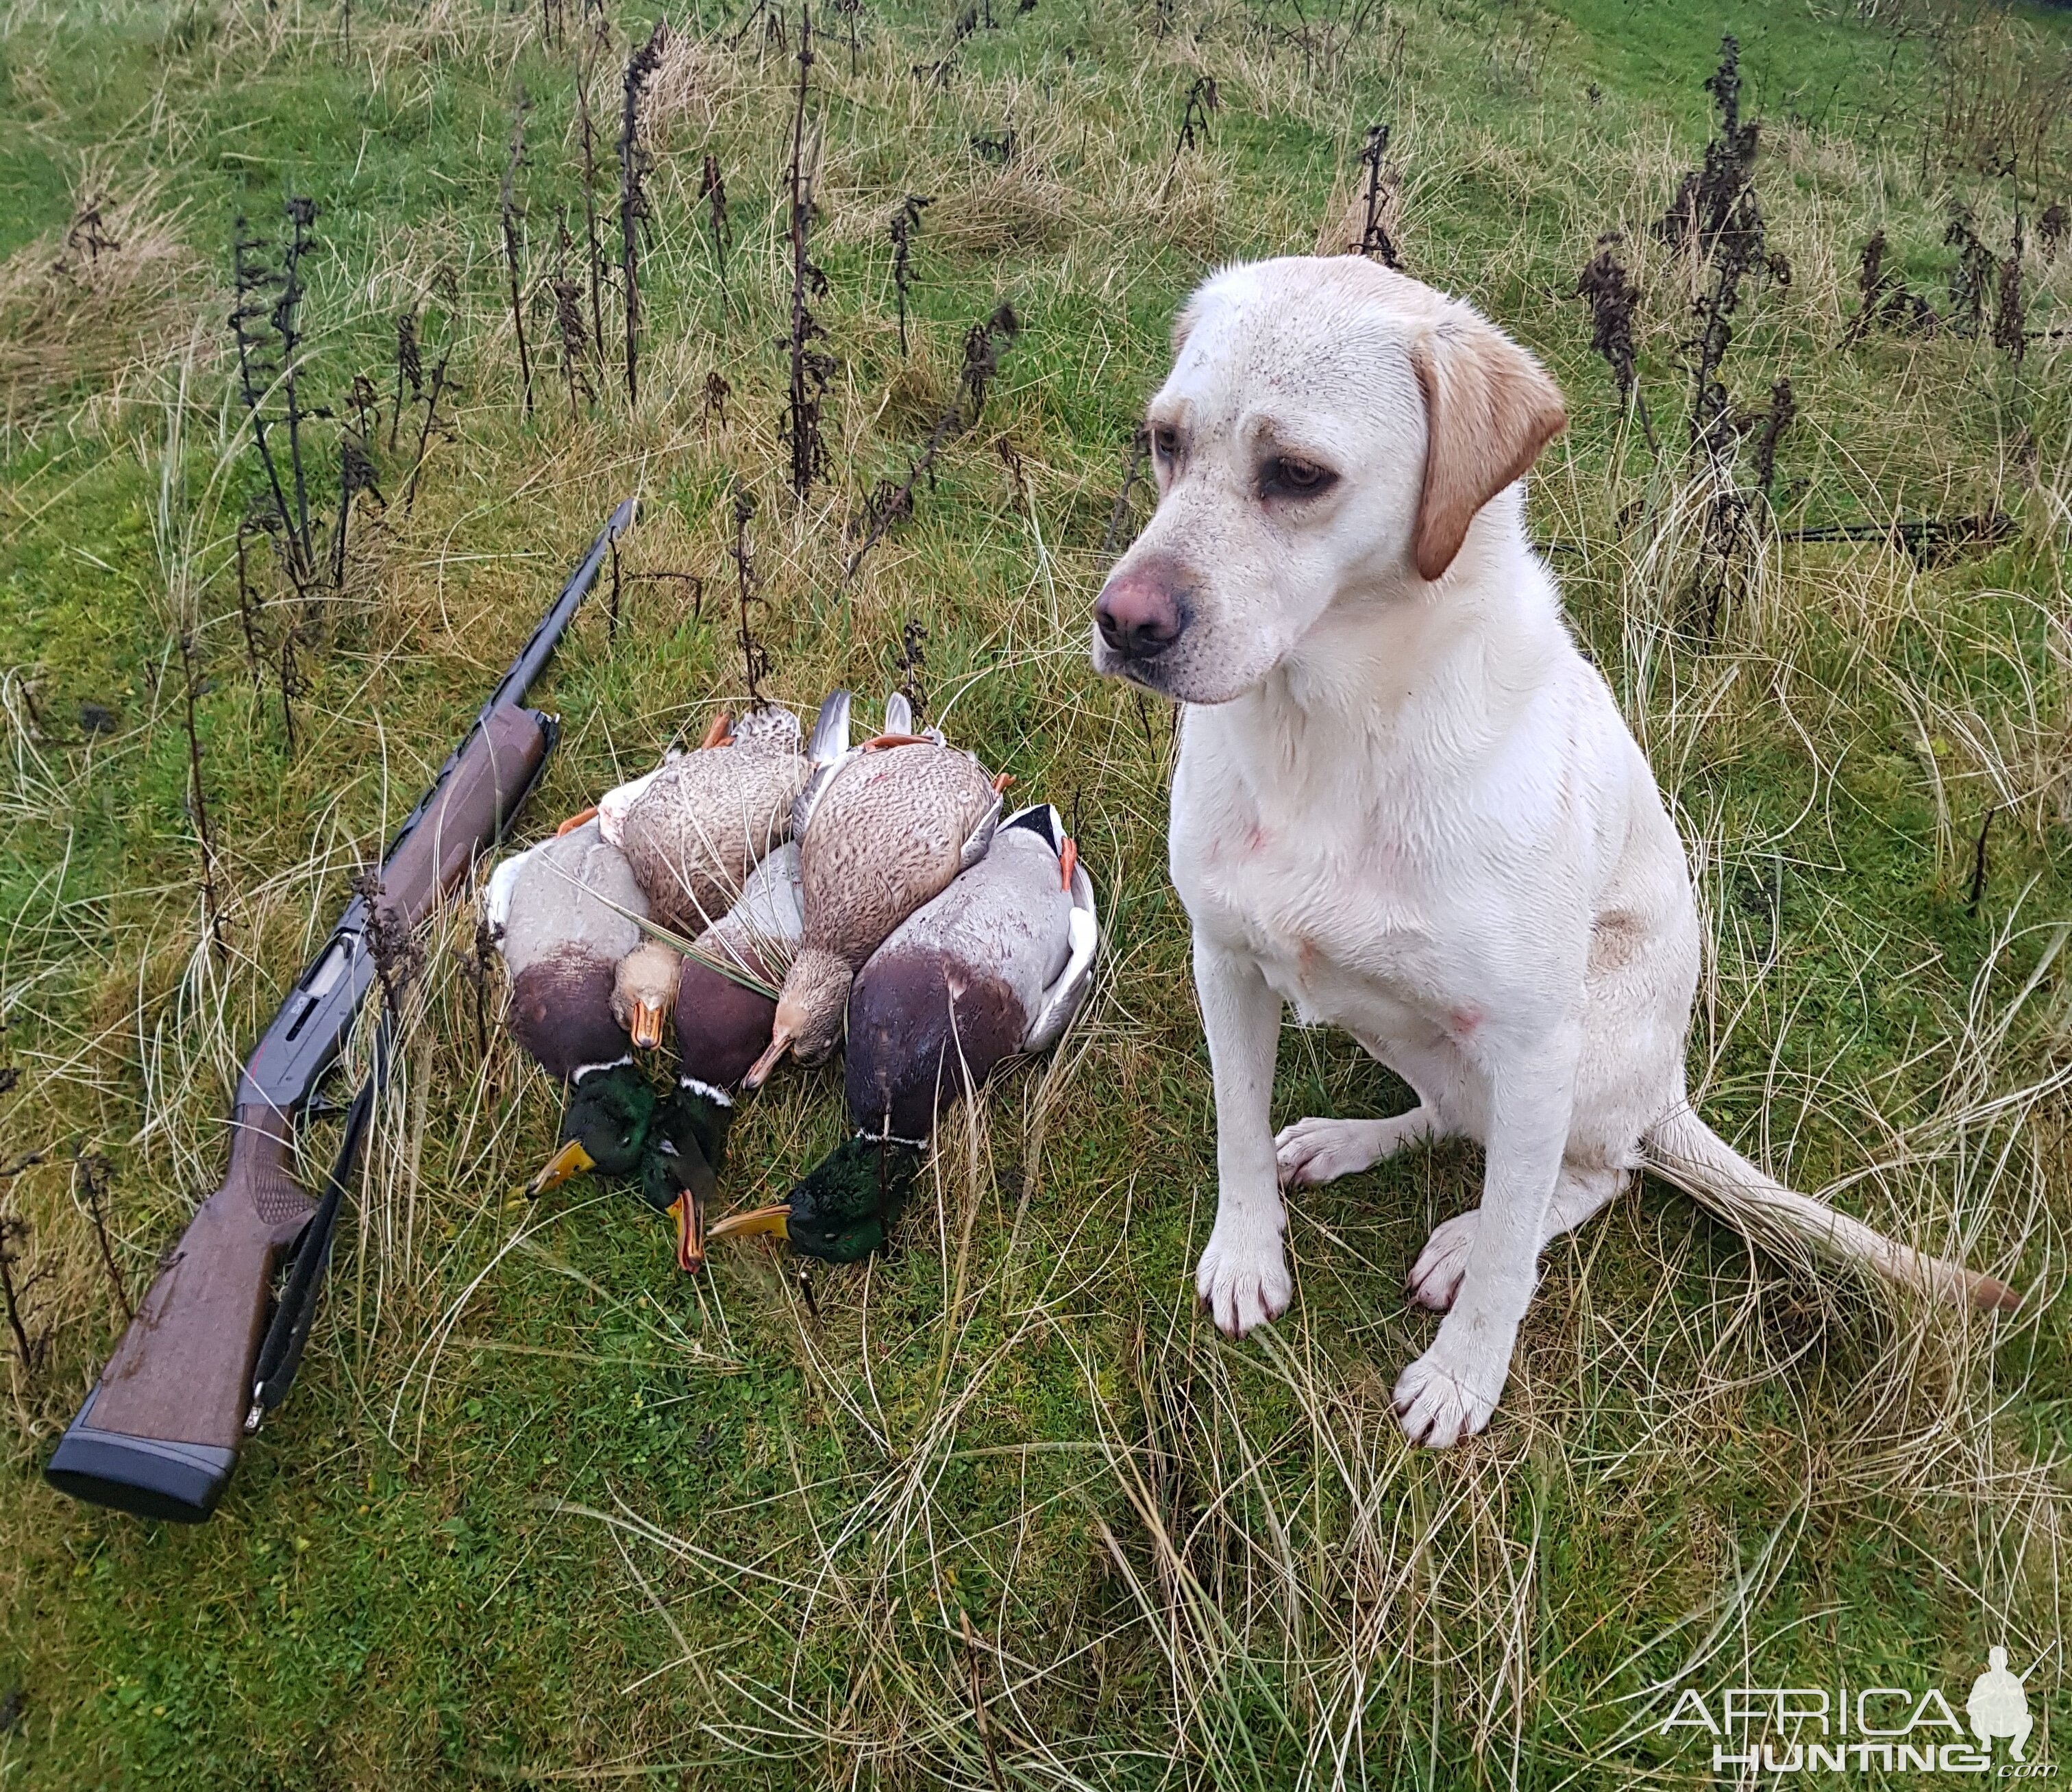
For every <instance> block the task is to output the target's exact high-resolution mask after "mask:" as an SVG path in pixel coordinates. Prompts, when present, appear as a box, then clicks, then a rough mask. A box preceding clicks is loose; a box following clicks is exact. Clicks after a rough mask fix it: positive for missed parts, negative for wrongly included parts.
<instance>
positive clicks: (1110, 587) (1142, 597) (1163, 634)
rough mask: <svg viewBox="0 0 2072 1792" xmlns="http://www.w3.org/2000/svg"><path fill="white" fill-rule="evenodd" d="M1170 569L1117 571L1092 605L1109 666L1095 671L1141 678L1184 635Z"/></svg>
mask: <svg viewBox="0 0 2072 1792" xmlns="http://www.w3.org/2000/svg"><path fill="white" fill-rule="evenodd" d="M1173 572H1174V569H1172V568H1170V567H1167V566H1165V565H1160V564H1159V563H1157V562H1156V561H1153V562H1151V563H1149V564H1140V565H1137V566H1133V567H1119V568H1117V569H1116V572H1115V573H1114V574H1113V575H1112V577H1110V578H1109V580H1108V583H1107V584H1106V585H1105V586H1103V587H1102V588H1101V594H1100V598H1099V599H1098V600H1097V601H1096V602H1095V605H1094V627H1096V630H1097V631H1099V632H1100V641H1101V645H1102V647H1104V648H1105V649H1106V650H1107V653H1108V659H1109V660H1110V662H1111V664H1108V665H1107V666H1104V667H1103V668H1101V669H1102V670H1103V671H1107V672H1121V673H1123V674H1124V675H1125V676H1132V677H1136V676H1141V675H1142V673H1143V672H1145V670H1146V669H1147V668H1148V666H1149V662H1151V661H1153V660H1157V658H1158V657H1159V656H1160V655H1161V654H1163V653H1165V652H1166V651H1168V650H1169V649H1170V647H1172V646H1173V644H1174V642H1176V641H1178V639H1180V637H1181V635H1183V634H1184V633H1186V627H1187V613H1186V602H1185V599H1184V598H1183V597H1182V593H1181V591H1180V590H1179V582H1178V580H1177V579H1176V578H1174V576H1173Z"/></svg>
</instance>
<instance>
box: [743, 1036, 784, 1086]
mask: <svg viewBox="0 0 2072 1792" xmlns="http://www.w3.org/2000/svg"><path fill="white" fill-rule="evenodd" d="M795 1037H796V1035H794V1034H792V1033H791V1032H790V1031H789V1030H787V1029H784V1028H782V1027H780V1028H779V1029H778V1030H777V1032H776V1033H775V1034H774V1035H773V1036H772V1037H771V1041H770V1043H769V1044H768V1046H766V1047H765V1048H764V1049H763V1055H762V1056H761V1057H760V1058H757V1059H756V1060H755V1062H754V1063H752V1064H750V1066H749V1067H748V1074H747V1075H746V1076H744V1077H743V1078H742V1079H741V1087H742V1090H743V1091H744V1092H746V1094H749V1095H753V1094H754V1092H755V1091H757V1090H758V1089H759V1088H761V1087H763V1084H764V1083H767V1082H768V1081H769V1080H770V1077H771V1072H772V1071H775V1069H776V1068H777V1067H778V1066H779V1064H781V1063H783V1062H784V1054H785V1053H786V1052H787V1051H789V1050H791V1044H792V1041H793V1039H794V1038H795Z"/></svg>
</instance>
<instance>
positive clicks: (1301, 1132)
mask: <svg viewBox="0 0 2072 1792" xmlns="http://www.w3.org/2000/svg"><path fill="white" fill-rule="evenodd" d="M1382 1130H1383V1128H1381V1127H1380V1126H1378V1125H1377V1124H1376V1123H1375V1122H1374V1121H1372V1120H1325V1119H1322V1117H1320V1116H1311V1117H1310V1118H1309V1119H1306V1120H1297V1121H1296V1122H1295V1123H1294V1124H1293V1125H1292V1126H1284V1127H1283V1128H1281V1131H1280V1132H1278V1133H1277V1134H1276V1136H1275V1137H1274V1141H1273V1159H1274V1167H1275V1168H1276V1169H1277V1170H1278V1171H1279V1172H1280V1175H1281V1186H1283V1187H1284V1188H1285V1187H1290V1186H1293V1185H1295V1184H1297V1183H1303V1182H1311V1183H1315V1182H1336V1181H1337V1180H1338V1178H1340V1177H1341V1176H1357V1175H1358V1174H1359V1173H1360V1172H1361V1171H1362V1170H1363V1169H1367V1168H1368V1167H1369V1166H1370V1165H1372V1164H1373V1162H1374V1161H1375V1159H1376V1158H1377V1157H1379V1156H1380V1155H1381V1153H1380V1149H1379V1145H1378V1143H1377V1141H1376V1139H1375V1134H1376V1133H1377V1132H1380V1131H1382Z"/></svg>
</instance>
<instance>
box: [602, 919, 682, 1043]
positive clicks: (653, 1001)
mask: <svg viewBox="0 0 2072 1792" xmlns="http://www.w3.org/2000/svg"><path fill="white" fill-rule="evenodd" d="M682 974H683V961H682V960H681V959H680V958H679V957H678V956H677V955H676V952H675V951H673V950H672V949H671V948H670V947H668V946H666V945H664V943H662V942H661V941H660V940H659V939H643V940H642V941H641V943H639V945H637V946H635V947H634V948H633V950H632V951H630V952H628V953H627V955H626V956H625V957H624V958H623V959H621V960H619V970H618V972H617V974H616V975H615V976H614V977H613V979H612V984H611V1017H612V1018H613V1019H614V1020H615V1021H618V1022H619V1025H621V1026H623V1027H624V1028H625V1029H626V1030H627V1033H628V1034H631V1036H632V1039H633V1042H634V1044H635V1045H636V1046H639V1047H640V1048H641V1049H642V1050H644V1051H652V1050H654V1049H655V1048H656V1046H659V1045H660V1044H661V1042H662V1035H663V1034H664V1031H665V1030H667V1028H668V1024H669V1010H670V1009H671V1008H672V1007H673V1006H674V1005H675V1004H676V983H677V980H678V979H679V978H680V976H682Z"/></svg>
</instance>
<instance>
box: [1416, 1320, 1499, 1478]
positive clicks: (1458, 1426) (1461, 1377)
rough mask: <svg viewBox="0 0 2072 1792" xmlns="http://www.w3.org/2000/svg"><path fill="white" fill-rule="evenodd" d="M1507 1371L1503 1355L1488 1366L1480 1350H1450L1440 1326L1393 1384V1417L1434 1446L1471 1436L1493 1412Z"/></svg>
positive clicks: (1418, 1439) (1418, 1438)
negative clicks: (1422, 1350) (1434, 1337)
mask: <svg viewBox="0 0 2072 1792" xmlns="http://www.w3.org/2000/svg"><path fill="white" fill-rule="evenodd" d="M1510 1370H1511V1363H1510V1360H1509V1357H1508V1354H1507V1355H1506V1356H1505V1357H1503V1358H1499V1359H1498V1360H1497V1361H1496V1362H1495V1363H1494V1366H1492V1365H1491V1364H1490V1362H1488V1361H1487V1360H1486V1358H1483V1357H1482V1355H1481V1354H1480V1353H1479V1352H1474V1353H1461V1352H1456V1351H1455V1350H1453V1349H1451V1348H1450V1347H1449V1345H1448V1343H1447V1340H1446V1334H1445V1331H1444V1330H1441V1332H1440V1334H1439V1335H1438V1337H1437V1338H1436V1339H1434V1340H1433V1344H1432V1348H1431V1349H1430V1350H1427V1351H1426V1352H1425V1353H1424V1355H1422V1356H1420V1358H1418V1359H1417V1360H1416V1362H1413V1363H1412V1364H1411V1365H1410V1367H1408V1369H1406V1370H1404V1371H1403V1374H1402V1375H1401V1376H1400V1378H1399V1379H1398V1380H1397V1382H1396V1396H1395V1404H1396V1419H1397V1420H1398V1421H1399V1422H1400V1424H1401V1425H1402V1427H1403V1430H1404V1435H1405V1436H1408V1438H1409V1440H1410V1441H1411V1442H1412V1443H1413V1444H1423V1445H1426V1446H1427V1447H1428V1448H1429V1449H1435V1450H1442V1449H1449V1448H1450V1447H1451V1446H1452V1445H1455V1444H1457V1443H1458V1442H1459V1441H1461V1439H1462V1438H1463V1437H1472V1436H1474V1434H1475V1433H1476V1432H1478V1431H1480V1430H1481V1429H1482V1427H1483V1426H1484V1425H1486V1424H1488V1423H1489V1422H1490V1414H1491V1413H1492V1412H1495V1411H1496V1403H1497V1399H1498V1395H1501V1394H1502V1393H1503V1383H1504V1379H1505V1377H1506V1376H1507V1375H1508V1374H1509V1373H1510Z"/></svg>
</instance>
